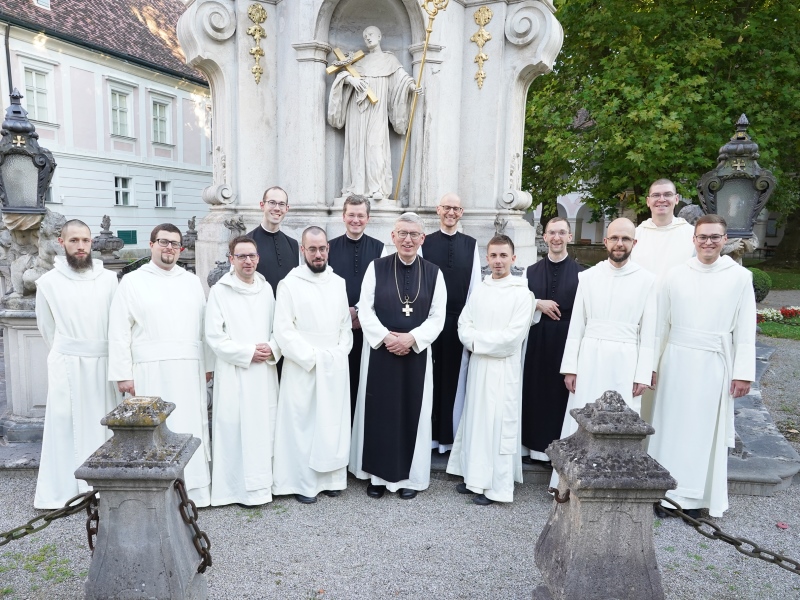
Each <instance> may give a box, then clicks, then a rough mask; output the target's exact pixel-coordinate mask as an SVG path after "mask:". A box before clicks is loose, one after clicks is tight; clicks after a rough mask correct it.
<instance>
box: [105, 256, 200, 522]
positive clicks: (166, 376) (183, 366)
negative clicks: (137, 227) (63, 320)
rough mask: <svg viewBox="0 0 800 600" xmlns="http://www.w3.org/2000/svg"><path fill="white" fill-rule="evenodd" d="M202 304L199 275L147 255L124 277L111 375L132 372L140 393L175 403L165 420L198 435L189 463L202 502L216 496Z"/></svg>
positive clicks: (116, 305)
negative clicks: (144, 261)
mask: <svg viewBox="0 0 800 600" xmlns="http://www.w3.org/2000/svg"><path fill="white" fill-rule="evenodd" d="M205 305H206V298H205V294H204V293H203V287H202V285H201V284H200V279H198V278H197V276H196V275H193V274H192V273H189V272H188V271H186V270H184V269H183V268H181V267H179V266H177V265H175V266H173V267H172V269H170V270H169V271H167V270H164V269H162V268H160V267H158V266H157V265H155V264H153V263H152V262H150V263H147V264H146V265H144V266H143V267H140V268H139V269H137V270H136V271H133V272H132V273H129V274H127V275H126V276H125V277H123V278H122V281H121V282H120V284H119V289H118V290H117V294H116V295H115V296H114V301H113V302H112V304H111V316H110V318H109V327H108V342H109V348H108V351H109V365H108V379H109V380H110V381H126V380H131V379H132V380H133V382H134V386H135V389H136V394H137V395H138V396H160V397H161V398H162V399H163V400H164V401H165V402H172V403H173V404H175V410H174V411H173V412H172V413H171V414H170V415H169V417H167V427H169V428H170V429H171V430H172V431H174V432H176V433H191V434H192V435H193V436H194V437H196V438H197V439H199V440H200V442H201V443H200V447H199V448H198V449H197V450H196V451H195V453H194V455H193V456H192V459H191V460H190V461H189V464H188V465H187V466H186V470H185V480H186V488H187V489H188V491H189V497H190V498H191V499H192V500H194V502H195V503H196V504H197V506H208V505H209V504H210V503H211V490H210V484H211V473H210V471H209V462H210V461H211V447H210V445H209V439H208V438H209V435H208V394H207V391H206V378H205V374H206V371H213V370H214V367H213V365H214V354H213V352H212V351H211V349H210V348H209V347H208V346H207V345H206V344H205V343H204V327H203V316H204V312H205Z"/></svg>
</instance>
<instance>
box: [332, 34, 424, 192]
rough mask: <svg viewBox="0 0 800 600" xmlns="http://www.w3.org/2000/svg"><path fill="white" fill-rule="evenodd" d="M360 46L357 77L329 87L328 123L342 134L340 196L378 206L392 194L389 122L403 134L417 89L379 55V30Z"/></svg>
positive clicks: (387, 56) (388, 57) (342, 76)
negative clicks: (362, 51) (373, 98)
mask: <svg viewBox="0 0 800 600" xmlns="http://www.w3.org/2000/svg"><path fill="white" fill-rule="evenodd" d="M364 43H365V44H366V46H367V49H368V50H369V52H368V53H367V54H366V55H365V56H364V58H362V59H361V60H359V61H358V62H354V63H353V65H352V66H353V67H354V68H355V69H356V71H358V73H359V74H360V75H361V77H360V78H356V77H353V76H352V75H350V74H349V73H348V72H347V70H346V69H343V70H342V71H341V72H339V73H338V74H337V75H336V79H334V81H333V87H332V88H331V94H330V100H329V103H328V123H329V124H330V125H331V126H332V127H335V128H336V129H341V128H342V127H344V128H345V133H344V160H343V177H342V195H343V196H347V195H350V194H358V195H361V196H366V197H368V198H371V199H373V200H382V199H383V198H387V197H388V196H389V194H391V192H392V161H391V154H390V150H389V122H391V124H392V127H393V128H394V130H395V131H396V132H397V133H399V134H401V135H402V134H405V132H406V129H407V128H408V120H409V114H410V112H411V103H412V100H413V97H414V94H419V93H421V92H422V89H421V88H419V89H418V88H417V86H416V82H415V81H414V79H413V78H412V77H411V76H410V75H409V74H408V73H406V71H405V69H403V66H402V65H401V64H400V61H399V60H398V59H397V57H395V56H394V55H393V54H391V53H389V52H384V51H383V50H381V31H380V29H378V28H377V27H374V26H370V27H367V28H366V29H365V30H364ZM370 89H371V90H372V91H373V92H374V93H375V95H376V96H377V97H378V101H377V102H376V103H374V104H373V103H372V102H370V100H369V98H368V97H367V92H368V90H370Z"/></svg>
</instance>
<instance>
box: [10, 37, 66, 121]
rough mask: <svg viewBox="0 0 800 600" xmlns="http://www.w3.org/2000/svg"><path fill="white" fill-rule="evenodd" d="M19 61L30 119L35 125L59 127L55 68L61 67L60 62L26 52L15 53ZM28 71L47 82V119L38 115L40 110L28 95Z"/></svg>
mask: <svg viewBox="0 0 800 600" xmlns="http://www.w3.org/2000/svg"><path fill="white" fill-rule="evenodd" d="M14 53H15V54H16V55H17V58H18V60H19V68H20V71H22V83H23V85H22V86H20V88H21V89H23V90H24V92H23V94H22V95H23V99H22V102H23V105H24V107H25V110H26V111H28V118H29V119H30V120H31V121H33V122H34V123H45V124H47V125H50V126H53V127H58V125H57V124H56V122H55V121H56V102H55V96H56V94H55V86H54V74H53V71H54V69H55V67H57V66H58V65H59V62H58V61H54V60H50V59H49V58H45V57H39V56H35V55H33V54H28V53H26V52H20V51H15V52H14ZM27 71H32V72H34V73H37V74H39V75H43V76H44V81H45V94H46V105H47V118H42V116H43V115H40V114H38V113H39V110H38V108H37V107H36V106H34V105H33V98H31V95H30V94H29V93H28V81H27V78H26V77H25V75H26V72H27Z"/></svg>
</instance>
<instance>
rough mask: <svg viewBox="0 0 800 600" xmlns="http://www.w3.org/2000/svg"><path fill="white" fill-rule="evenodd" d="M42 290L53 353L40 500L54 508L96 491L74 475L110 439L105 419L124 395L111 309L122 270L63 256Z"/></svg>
mask: <svg viewBox="0 0 800 600" xmlns="http://www.w3.org/2000/svg"><path fill="white" fill-rule="evenodd" d="M36 288H37V290H36V324H37V325H38V326H39V331H40V332H41V334H42V337H43V338H44V341H45V342H46V343H47V345H48V346H49V348H50V353H49V354H48V356H47V406H46V408H45V417H44V437H43V438H42V455H41V461H40V464H39V476H38V479H37V482H36V495H35V497H34V500H33V505H34V507H35V508H41V509H55V508H61V507H62V506H64V504H65V503H66V501H67V500H69V499H70V498H72V497H73V496H76V495H78V494H82V493H84V492H87V491H88V490H89V489H90V488H89V486H88V485H87V484H86V482H85V481H83V480H82V479H75V469H77V468H78V467H79V466H81V465H82V464H83V462H84V461H85V460H86V459H87V458H89V456H90V455H91V454H92V453H93V452H94V451H95V450H97V449H98V448H99V447H100V446H102V445H103V444H104V443H105V441H106V440H107V439H109V438H110V437H111V431H109V430H108V429H107V428H106V427H104V426H102V425H101V424H100V419H102V418H103V417H105V416H106V415H107V414H108V413H109V412H111V410H112V409H113V408H114V407H115V406H117V404H119V402H120V401H121V400H122V396H121V395H120V394H119V393H117V391H116V386H115V385H114V384H113V383H110V382H109V381H108V311H109V307H110V306H111V300H112V298H113V297H114V291H115V290H116V289H117V276H116V274H115V273H113V272H111V271H108V270H106V269H104V268H103V261H101V260H93V261H92V268H91V269H87V270H86V271H83V272H79V271H76V270H74V269H72V268H71V267H70V266H69V265H68V264H67V260H66V258H64V257H63V256H56V258H55V265H54V268H53V270H51V271H48V272H47V273H45V274H44V275H42V276H41V277H40V278H39V279H38V280H37V281H36Z"/></svg>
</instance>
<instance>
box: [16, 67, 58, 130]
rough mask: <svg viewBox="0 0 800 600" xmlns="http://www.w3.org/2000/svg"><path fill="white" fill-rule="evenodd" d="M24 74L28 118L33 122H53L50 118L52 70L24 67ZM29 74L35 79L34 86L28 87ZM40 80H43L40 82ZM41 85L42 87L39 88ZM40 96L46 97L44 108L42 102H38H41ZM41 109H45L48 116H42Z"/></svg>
mask: <svg viewBox="0 0 800 600" xmlns="http://www.w3.org/2000/svg"><path fill="white" fill-rule="evenodd" d="M23 74H24V80H25V110H27V111H28V118H29V119H30V120H31V121H40V122H42V123H50V122H52V119H51V118H50V117H51V113H52V109H51V107H50V105H51V102H50V100H51V98H52V86H51V85H50V70H49V69H41V68H37V67H35V66H33V65H24V68H23ZM28 74H30V75H31V78H32V79H33V82H32V85H28ZM39 78H41V79H40V80H39ZM40 84H41V85H42V87H39V86H40ZM40 96H44V106H42V102H40V101H37V100H41V98H40ZM40 109H44V111H46V112H47V114H44V115H43V114H41V112H40Z"/></svg>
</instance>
